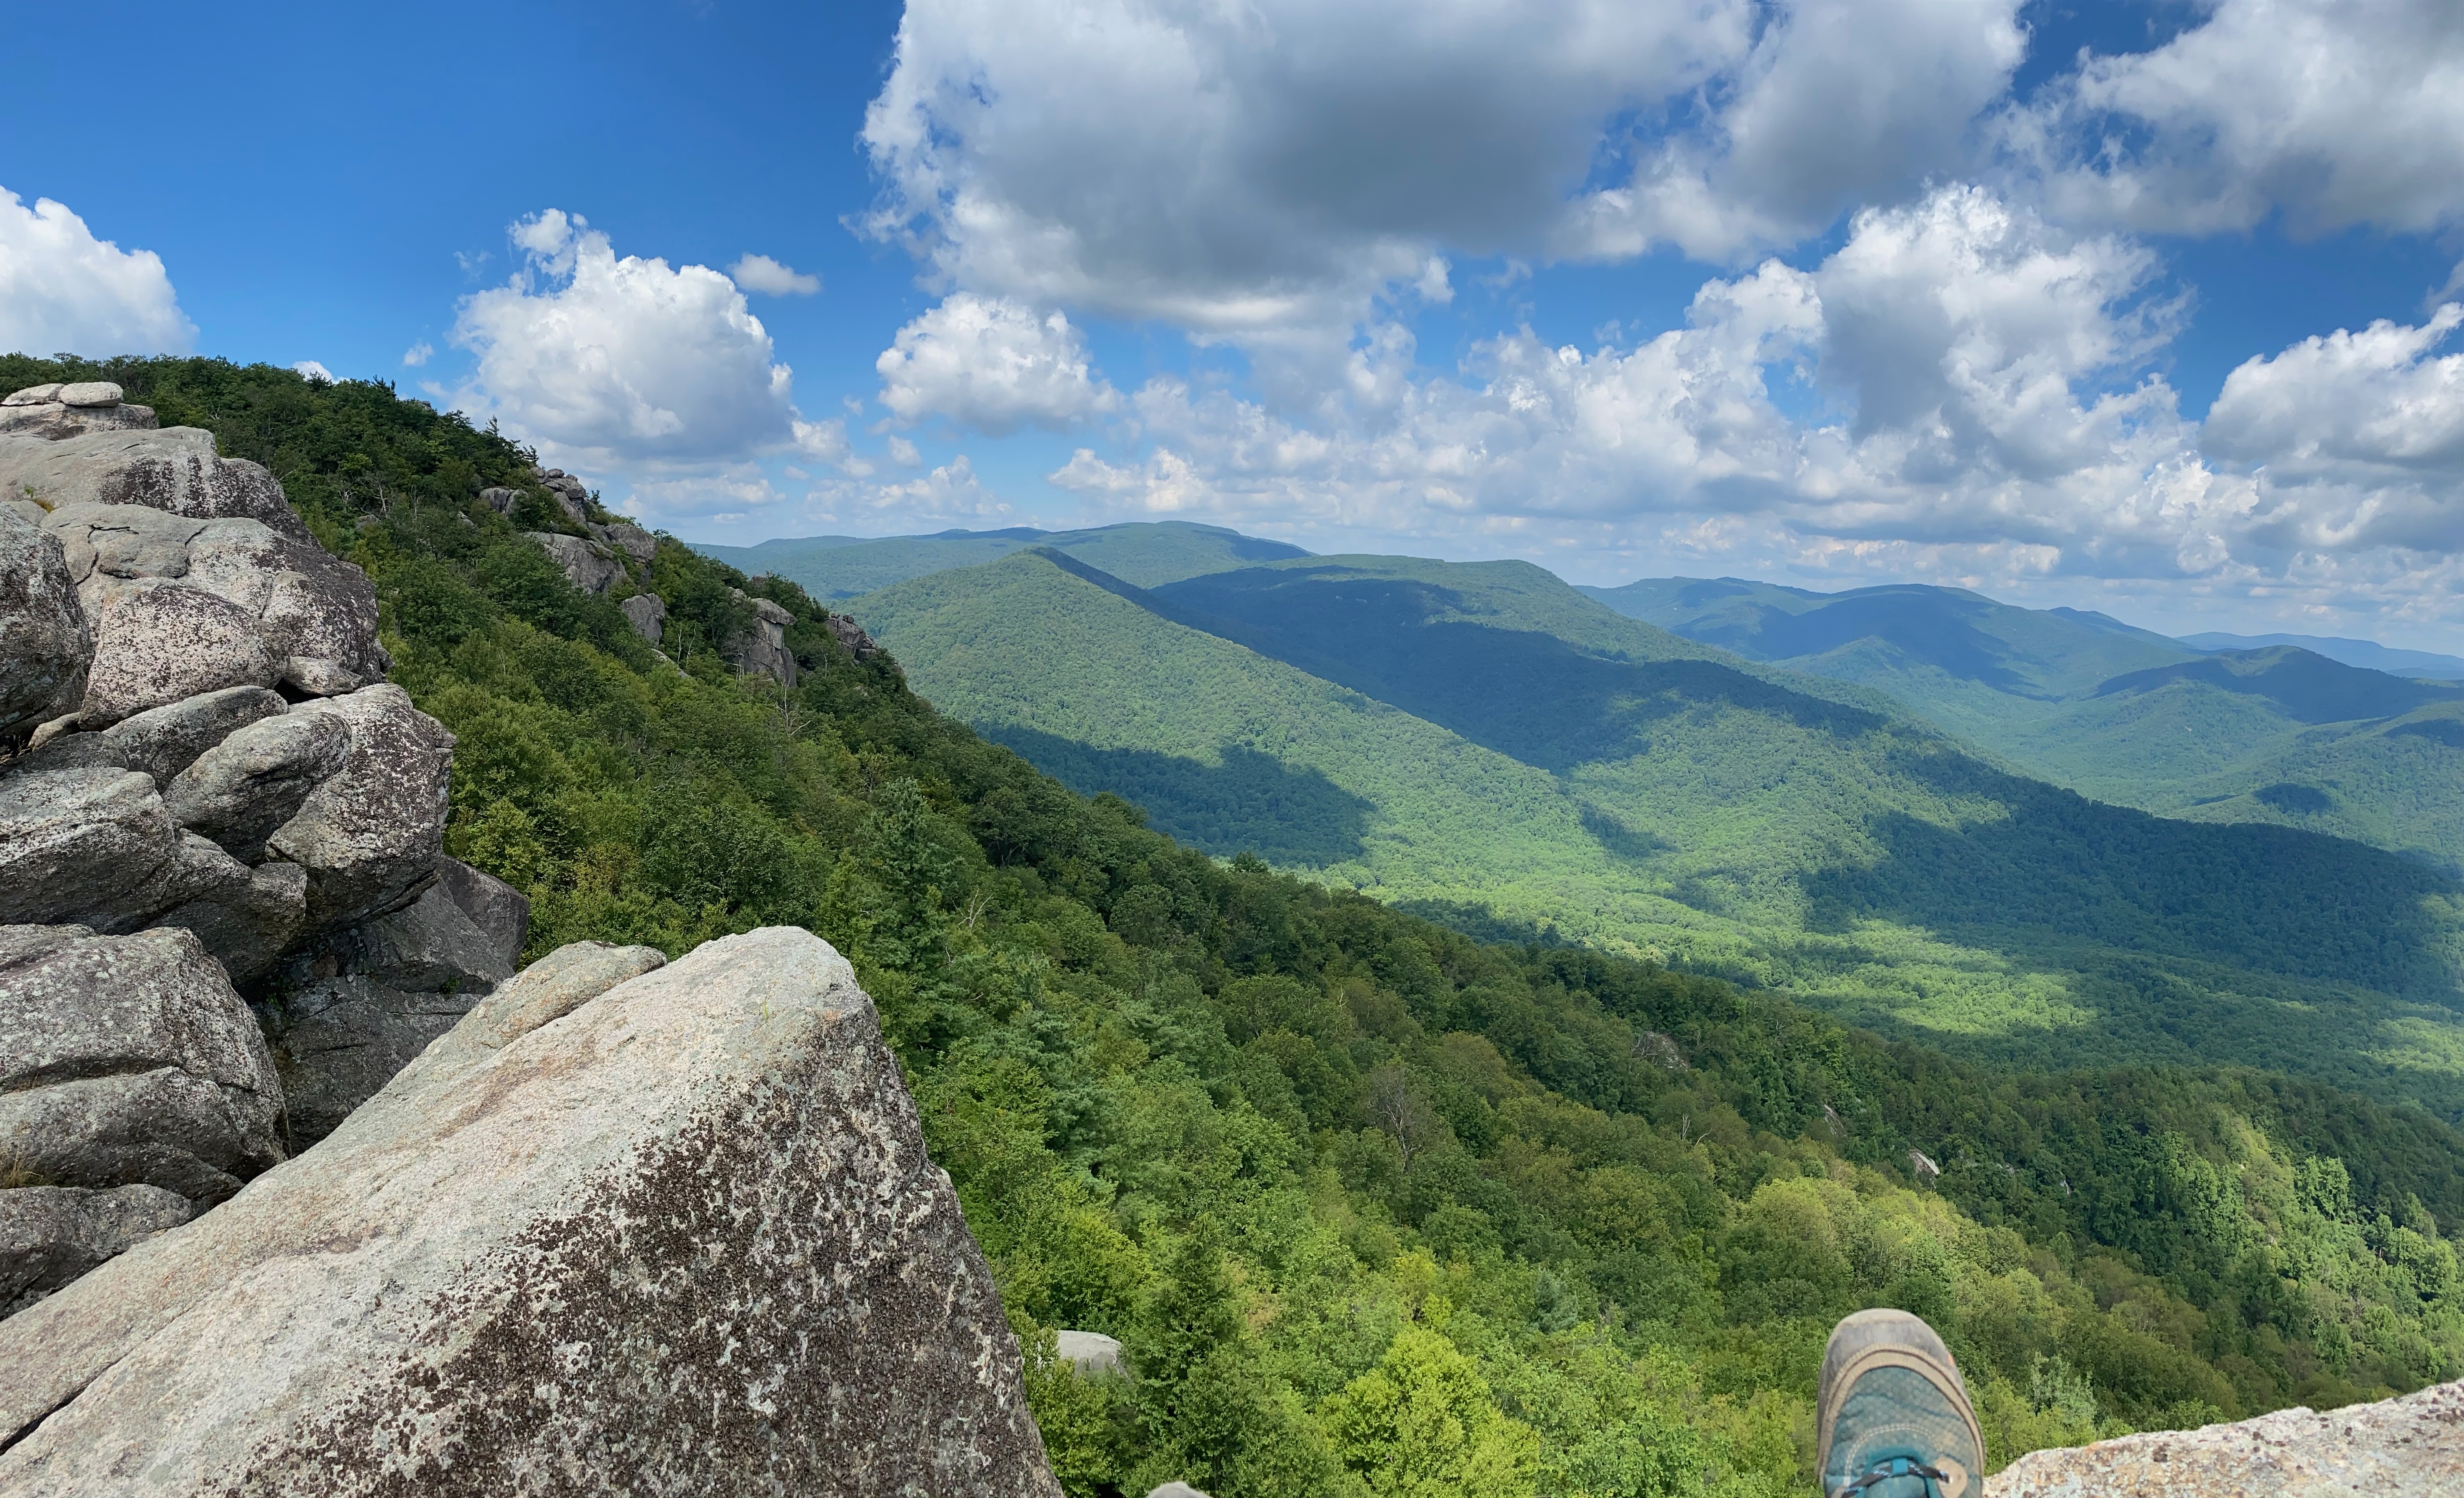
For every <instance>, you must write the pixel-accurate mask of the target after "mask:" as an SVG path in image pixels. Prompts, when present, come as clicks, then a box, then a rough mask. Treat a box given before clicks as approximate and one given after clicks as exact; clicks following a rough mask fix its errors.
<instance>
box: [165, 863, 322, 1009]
mask: <svg viewBox="0 0 2464 1498" xmlns="http://www.w3.org/2000/svg"><path fill="white" fill-rule="evenodd" d="M154 924H155V925H156V926H178V927H181V928H183V929H185V930H187V931H192V932H194V933H196V936H197V939H198V940H199V941H202V942H204V943H205V947H206V950H207V951H209V952H210V953H212V954H213V955H214V960H215V961H217V962H220V963H221V964H222V965H223V967H224V969H225V970H226V971H228V972H229V973H230V974H231V981H232V982H234V983H248V982H253V981H255V980H257V979H259V978H262V977H264V976H265V974H266V973H268V972H269V971H271V970H272V969H273V967H274V963H275V958H279V957H280V956H281V955H282V954H283V952H284V951H285V950H287V949H288V948H289V947H290V946H291V944H292V943H293V942H294V941H296V940H297V939H298V937H299V936H300V935H301V934H302V933H303V932H305V931H306V930H307V927H308V870H305V869H302V868H300V867H299V866H298V865H297V864H286V863H284V862H282V861H281V860H280V859H278V858H277V859H274V860H271V861H269V862H266V863H262V864H259V865H257V866H256V867H255V868H253V869H251V870H248V878H247V880H246V882H244V883H237V884H230V885H223V886H219V887H217V888H215V889H214V890H212V891H210V892H208V893H206V894H203V895H200V896H198V897H197V898H195V899H192V900H190V901H188V902H187V904H184V905H180V906H175V907H174V908H172V909H171V910H169V911H166V912H165V913H164V914H161V915H159V916H157V917H155V920H154Z"/></svg>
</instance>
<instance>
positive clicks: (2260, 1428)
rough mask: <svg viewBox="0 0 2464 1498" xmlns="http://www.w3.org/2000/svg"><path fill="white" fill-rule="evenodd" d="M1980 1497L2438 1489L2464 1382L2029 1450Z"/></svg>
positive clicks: (2455, 1433) (2452, 1463) (2367, 1496)
mask: <svg viewBox="0 0 2464 1498" xmlns="http://www.w3.org/2000/svg"><path fill="white" fill-rule="evenodd" d="M1985 1491H1986V1494H1987V1498H2446V1495H2451V1494H2454V1493H2459V1492H2464V1382H2457V1383H2443V1384H2439V1385H2437V1386H2435V1387H2433V1388H2429V1389H2424V1390H2422V1391H2421V1392H2420V1393H2418V1394H2412V1395H2408V1396H2406V1397H2405V1398H2403V1399H2384V1400H2381V1401H2380V1402H2378V1403H2375V1404H2353V1405H2347V1406H2346V1407H2344V1408H2343V1409H2340V1410H2330V1411H2328V1412H2326V1413H2325V1414H2319V1413H2317V1412H2314V1411H2311V1410H2306V1409H2291V1410H2278V1411H2277V1413H2275V1414H2273V1415H2262V1416H2260V1417H2259V1418H2258V1419H2256V1420H2246V1421H2240V1422H2239V1423H2236V1424H2230V1425H2209V1426H2206V1427H2204V1428H2202V1429H2199V1430H2175V1431H2154V1432H2150V1433H2149V1434H2147V1435H2144V1436H2124V1437H2122V1438H2121V1439H2119V1440H2116V1441H2100V1442H2097V1443H2095V1444H2093V1445H2086V1446H2077V1447H2073V1448H2070V1449H2067V1450H2057V1451H2036V1452H2031V1453H2030V1454H2029V1455H2027V1456H2023V1457H2021V1458H2020V1459H2019V1460H2018V1461H2016V1462H2013V1463H2012V1464H2011V1465H2009V1466H2008V1467H2005V1468H2004V1469H2003V1470H2002V1471H2001V1472H2000V1473H1999V1474H1997V1475H1995V1476H1993V1477H1991V1478H1989V1479H1987V1481H1986V1484H1985Z"/></svg>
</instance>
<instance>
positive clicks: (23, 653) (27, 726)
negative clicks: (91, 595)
mask: <svg viewBox="0 0 2464 1498" xmlns="http://www.w3.org/2000/svg"><path fill="white" fill-rule="evenodd" d="M93 658H94V633H93V630H92V628H90V627H89V626H88V625H87V623H86V617H85V610H84V609H82V608H80V607H79V606H78V605H77V581H76V579H74V578H72V577H70V576H69V568H68V561H67V558H66V556H65V554H63V553H62V551H61V550H60V543H59V541H58V540H56V539H55V538H54V537H50V536H46V535H45V534H43V531H42V529H41V528H40V527H39V526H37V525H35V524H34V523H33V521H31V520H28V519H27V518H25V517H24V516H23V515H21V514H20V513H19V512H18V510H17V509H16V507H15V506H12V505H0V752H5V751H6V750H8V749H10V748H13V747H14V746H15V745H16V744H18V743H19V742H22V741H23V740H24V738H25V737H26V736H27V735H28V734H30V733H32V732H33V728H34V725H35V724H37V723H40V722H43V721H45V720H46V719H49V718H52V717H56V716H59V715H60V714H62V713H66V712H68V711H69V710H71V709H72V708H75V707H76V706H77V702H78V701H79V700H80V699H81V698H82V697H83V696H84V695H85V672H86V663H87V662H89V661H91V660H92V659H93Z"/></svg>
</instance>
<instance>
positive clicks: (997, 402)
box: [874, 292, 1120, 436]
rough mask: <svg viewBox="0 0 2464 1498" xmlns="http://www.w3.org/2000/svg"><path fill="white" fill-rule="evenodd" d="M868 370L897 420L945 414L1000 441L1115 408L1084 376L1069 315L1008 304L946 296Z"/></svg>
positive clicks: (1080, 344) (1116, 402) (1099, 384)
mask: <svg viewBox="0 0 2464 1498" xmlns="http://www.w3.org/2000/svg"><path fill="white" fill-rule="evenodd" d="M874 367H875V368H876V369H877V370H878V372H879V373H880V375H881V404H882V405H884V406H886V407H888V408H890V410H891V413H892V414H894V415H895V416H897V417H898V419H899V420H901V421H906V422H914V421H921V420H923V419H924V418H925V417H928V416H945V417H948V418H949V419H950V420H951V421H953V422H956V423H957V424H959V425H960V426H965V427H972V428H974V429H976V430H979V431H983V432H987V433H991V434H993V435H996V436H998V435H1001V434H1003V433H1006V432H1010V431H1014V430H1017V429H1018V428H1020V427H1022V426H1036V427H1044V428H1048V429H1052V430H1060V429H1062V428H1066V427H1068V426H1070V425H1072V424H1074V423H1076V422H1080V421H1084V420H1086V419H1087V418H1088V417H1089V416H1094V415H1097V414H1100V413H1102V412H1106V411H1111V410H1114V409H1117V408H1119V406H1120V396H1119V394H1118V392H1116V391H1114V390H1113V389H1112V387H1111V386H1109V385H1107V384H1105V383H1104V382H1103V381H1102V380H1101V379H1100V378H1099V377H1096V376H1094V375H1092V374H1090V373H1089V365H1088V360H1087V350H1086V346H1085V343H1084V341H1083V340H1082V339H1081V338H1080V336H1079V333H1078V330H1077V329H1076V328H1074V327H1072V326H1070V325H1069V319H1067V318H1066V317H1064V316H1062V315H1061V314H1060V313H1058V312H1054V313H1046V314H1041V315H1039V314H1038V313H1037V312H1036V311H1035V309H1034V308H1032V307H1029V306H1026V305H1025V304H1023V303H1021V302H1017V301H1012V300H1010V299H1008V298H1006V297H978V296H973V295H970V294H968V293H964V292H961V293H959V294H958V295H957V296H955V297H948V298H946V299H944V300H943V301H942V302H941V304H940V305H939V306H936V307H935V308H934V309H933V310H932V311H930V312H927V313H925V314H924V315H923V316H922V317H920V318H917V319H915V320H914V321H913V322H910V323H908V324H907V325H906V326H905V327H903V328H900V329H899V330H898V335H897V337H896V338H895V339H893V340H892V341H891V345H890V347H888V348H887V349H884V350H883V351H882V354H881V358H880V359H879V360H878V361H877V362H876V363H875V366H874Z"/></svg>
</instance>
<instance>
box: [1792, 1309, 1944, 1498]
mask: <svg viewBox="0 0 2464 1498" xmlns="http://www.w3.org/2000/svg"><path fill="white" fill-rule="evenodd" d="M1817 1409H1818V1410H1819V1420H1820V1424H1819V1427H1818V1435H1817V1437H1816V1445H1815V1449H1816V1450H1817V1451H1819V1452H1820V1453H1821V1470H1822V1491H1823V1495H1824V1498H1979V1495H1981V1494H1982V1492H1983V1490H1984V1485H1985V1484H1984V1479H1985V1437H1984V1434H1983V1432H1981V1431H1979V1430H1978V1429H1977V1428H1976V1412H1975V1411H1974V1410H1973V1409H1971V1408H1969V1403H1968V1386H1967V1385H1966V1384H1964V1383H1962V1382H1961V1381H1960V1377H1959V1366H1958V1365H1957V1364H1956V1363H1953V1362H1952V1361H1951V1360H1950V1349H1948V1348H1947V1347H1945V1346H1943V1345H1942V1338H1941V1337H1938V1336H1936V1335H1934V1332H1933V1328H1931V1327H1929V1326H1926V1325H1925V1322H1924V1321H1922V1320H1920V1319H1918V1318H1917V1317H1915V1316H1912V1315H1909V1314H1908V1313H1907V1312H1906V1311H1859V1312H1857V1313H1856V1314H1855V1315H1853V1316H1850V1317H1849V1318H1848V1319H1847V1320H1845V1321H1842V1322H1841V1323H1839V1325H1838V1326H1837V1328H1835V1329H1834V1330H1833V1331H1832V1333H1831V1345H1830V1346H1829V1347H1827V1348H1825V1349H1823V1353H1822V1389H1821V1397H1820V1403H1819V1404H1818V1405H1817Z"/></svg>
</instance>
